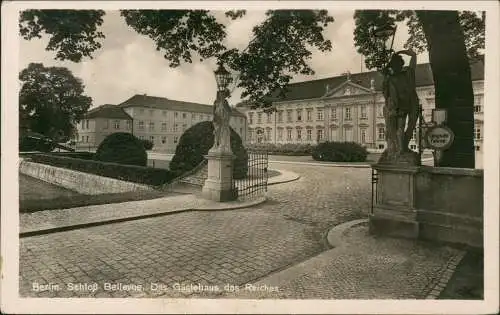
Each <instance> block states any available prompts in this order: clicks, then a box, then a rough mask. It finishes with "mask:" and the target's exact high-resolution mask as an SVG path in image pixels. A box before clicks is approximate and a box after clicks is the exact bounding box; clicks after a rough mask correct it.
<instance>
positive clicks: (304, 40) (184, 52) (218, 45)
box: [19, 10, 333, 106]
mask: <svg viewBox="0 0 500 315" xmlns="http://www.w3.org/2000/svg"><path fill="white" fill-rule="evenodd" d="M245 13H246V11H245V10H238V11H227V12H225V16H226V18H228V19H232V20H234V19H238V18H241V17H242V16H244V15H245ZM104 14H105V12H104V11H102V10H27V11H24V12H22V13H21V16H20V21H19V26H20V30H21V35H22V36H23V37H24V38H25V39H28V40H29V39H32V38H34V37H40V36H41V35H42V34H43V33H45V34H46V35H48V37H49V38H50V39H49V44H48V45H47V47H46V49H47V50H54V51H56V58H57V59H59V60H71V61H74V62H79V61H81V60H82V59H83V58H84V57H92V54H93V53H94V52H95V51H96V50H97V49H99V48H101V44H100V43H99V39H101V38H104V34H102V33H101V32H99V31H98V26H100V25H101V24H102V22H103V20H102V17H103V16H104ZM121 16H122V17H123V18H124V19H125V22H126V23H127V25H129V26H130V27H132V28H133V29H134V30H135V31H137V32H138V33H139V34H142V35H145V36H148V37H149V38H151V39H152V40H153V41H154V42H155V44H156V49H157V50H158V51H161V52H162V53H163V54H164V57H165V59H166V60H167V61H168V62H169V66H170V67H177V66H179V65H181V64H182V63H183V62H187V63H190V62H192V61H193V59H194V58H197V59H200V60H201V61H202V60H204V59H208V58H217V59H219V60H220V61H224V62H225V64H226V65H227V66H228V67H230V68H231V69H232V70H233V71H235V72H238V73H239V81H238V83H236V84H237V86H238V87H240V88H242V90H243V92H242V97H244V98H247V99H248V100H250V101H251V102H252V103H255V104H260V105H261V106H265V105H270V104H269V103H265V102H263V96H264V95H266V94H268V93H270V92H272V91H274V90H275V89H277V88H279V89H282V88H284V87H285V86H286V85H287V83H288V82H289V81H290V79H291V74H295V73H302V74H313V73H314V71H313V69H312V68H311V67H310V66H309V65H308V63H307V61H308V60H309V59H310V58H311V49H313V48H316V49H318V50H320V51H329V50H331V48H332V45H331V42H330V41H329V40H326V39H325V38H324V37H323V30H324V29H325V27H327V26H328V24H329V23H331V22H333V17H331V16H329V15H328V12H327V11H326V10H269V11H267V12H266V17H267V19H266V20H265V21H264V22H262V23H260V24H259V25H256V26H255V27H254V28H253V35H254V38H253V40H251V41H250V42H249V45H248V46H247V47H246V48H245V49H244V50H242V51H239V50H237V49H231V48H228V47H226V46H225V45H224V44H223V42H224V39H225V38H226V35H227V33H226V26H225V25H224V24H223V23H221V22H219V21H218V20H217V19H216V17H215V15H214V13H213V12H210V11H207V10H122V11H121Z"/></svg>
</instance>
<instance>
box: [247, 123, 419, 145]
mask: <svg viewBox="0 0 500 315" xmlns="http://www.w3.org/2000/svg"><path fill="white" fill-rule="evenodd" d="M302 131H303V130H302V129H296V130H295V138H292V135H293V129H291V128H287V129H286V140H287V141H291V140H297V141H302V140H304V139H305V140H306V141H312V140H313V138H312V134H313V131H312V129H306V133H305V138H304V137H303V132H302ZM366 131H367V128H360V129H359V135H360V141H361V143H366V139H367V138H366ZM271 132H272V130H271V129H267V130H266V131H265V133H264V131H263V130H257V131H256V139H257V142H265V141H271V139H272V136H271ZM344 137H345V140H346V141H353V128H352V127H344ZM414 137H415V133H414ZM248 138H249V140H250V141H253V140H254V135H253V130H250V131H249V133H248ZM323 139H324V130H323V129H317V130H316V138H315V140H317V141H321V140H323ZM330 139H337V129H335V128H331V129H330ZM277 140H278V141H280V140H283V128H278V129H277ZM377 140H380V141H384V140H385V128H384V127H379V128H378V133H377Z"/></svg>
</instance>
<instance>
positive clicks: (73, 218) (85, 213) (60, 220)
mask: <svg viewBox="0 0 500 315" xmlns="http://www.w3.org/2000/svg"><path fill="white" fill-rule="evenodd" d="M279 172H280V173H281V174H280V175H278V176H274V177H271V178H270V179H269V182H268V185H275V184H280V183H287V182H290V181H294V180H297V179H299V178H300V176H299V175H297V174H295V173H293V172H289V171H279ZM180 190H182V189H180ZM174 191H175V189H174ZM179 192H182V191H179ZM265 201H266V197H265V196H262V197H258V198H256V199H253V200H236V201H231V202H215V201H210V200H206V199H203V198H202V197H201V196H199V194H192V193H191V194H189V193H187V194H184V195H180V196H169V197H164V198H156V199H150V200H140V201H128V202H122V203H112V204H102V205H93V206H84V207H76V208H69V209H54V210H45V211H37V212H33V213H21V214H20V215H19V219H20V237H26V236H33V235H40V234H47V233H54V232H59V231H66V230H72V229H77V228H85V227H89V226H96V225H103V224H110V223H116V222H123V221H128V220H136V219H142V218H148V217H154V216H160V215H166V214H170V213H174V212H183V211H196V210H199V211H217V210H232V209H241V208H249V207H252V206H256V205H258V204H261V203H263V202H265Z"/></svg>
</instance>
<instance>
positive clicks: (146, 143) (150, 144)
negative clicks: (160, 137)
mask: <svg viewBox="0 0 500 315" xmlns="http://www.w3.org/2000/svg"><path fill="white" fill-rule="evenodd" d="M140 141H141V142H142V145H143V146H144V149H145V150H152V149H153V146H154V143H153V141H151V140H148V139H145V140H140Z"/></svg>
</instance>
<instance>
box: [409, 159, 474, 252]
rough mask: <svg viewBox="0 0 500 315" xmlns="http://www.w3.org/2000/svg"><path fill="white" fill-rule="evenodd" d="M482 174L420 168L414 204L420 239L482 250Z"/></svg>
mask: <svg viewBox="0 0 500 315" xmlns="http://www.w3.org/2000/svg"><path fill="white" fill-rule="evenodd" d="M483 187H484V186H483V171H482V170H477V169H461V168H445V167H425V166H424V167H421V168H420V171H419V172H418V173H417V176H416V191H415V195H416V198H415V201H416V208H417V209H418V215H417V220H418V222H419V225H420V228H419V230H420V233H419V234H420V237H421V238H423V239H430V240H440V241H446V242H453V243H461V244H467V245H470V246H475V247H482V246H483V197H484V194H483Z"/></svg>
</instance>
